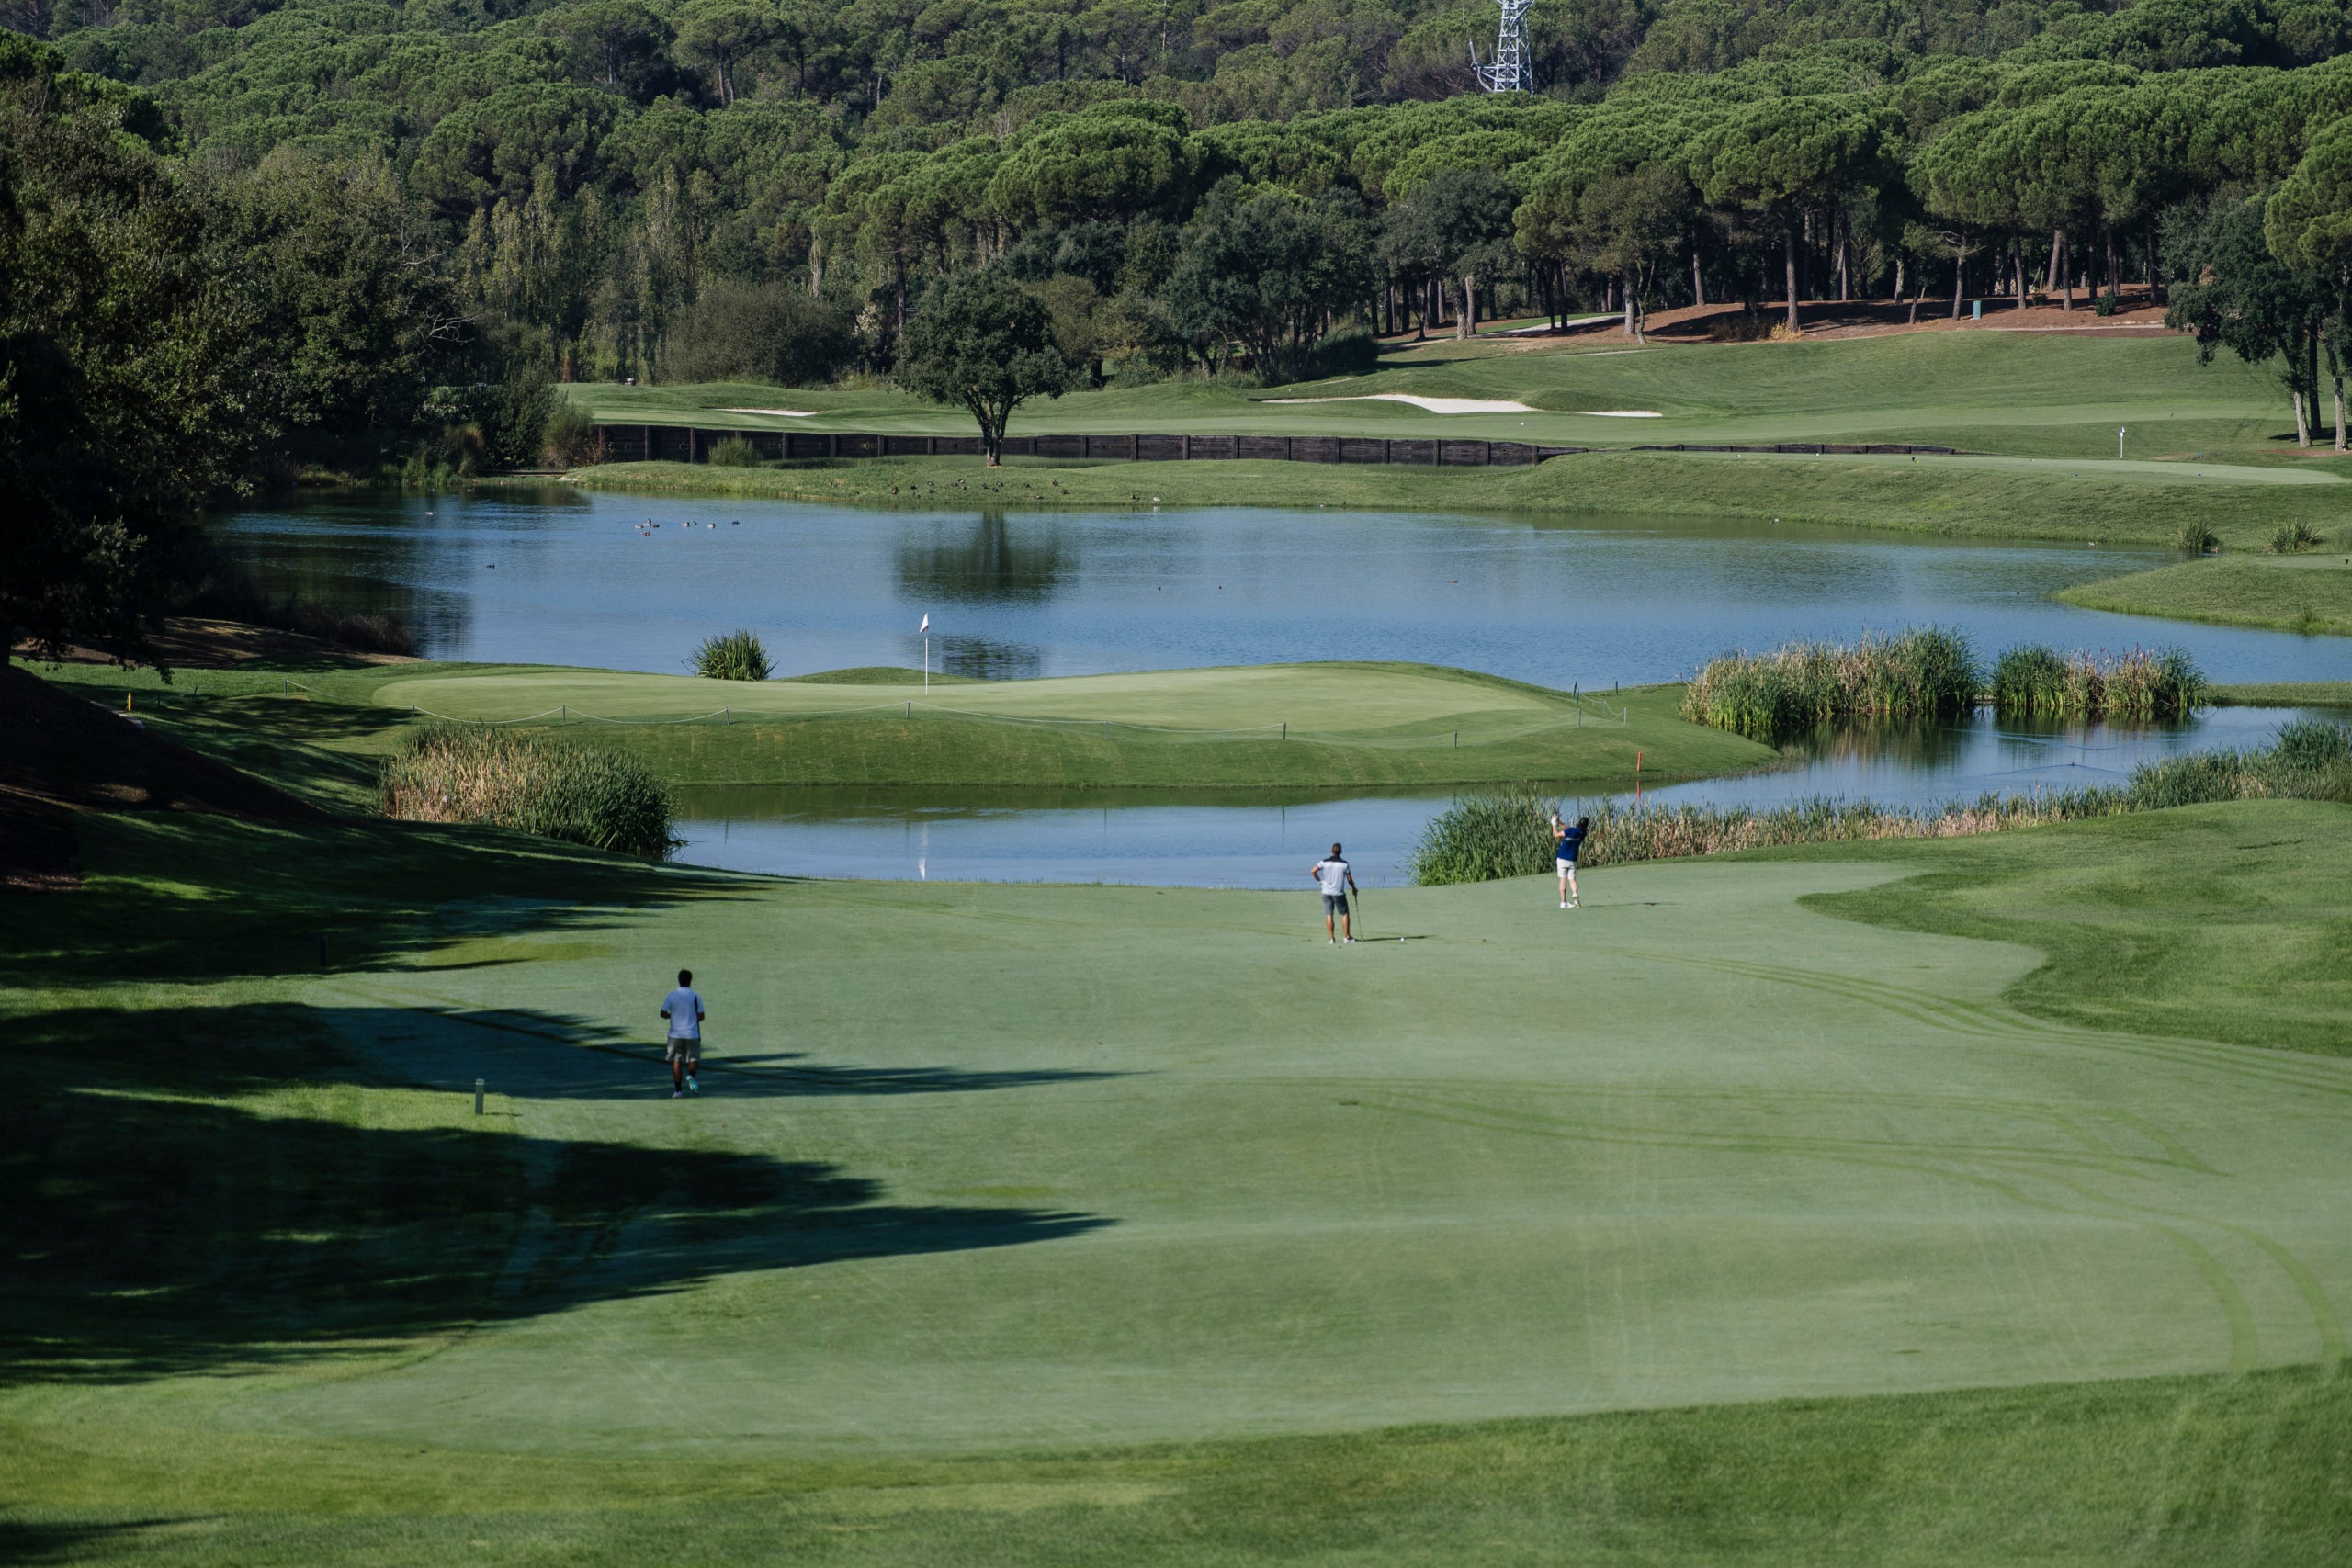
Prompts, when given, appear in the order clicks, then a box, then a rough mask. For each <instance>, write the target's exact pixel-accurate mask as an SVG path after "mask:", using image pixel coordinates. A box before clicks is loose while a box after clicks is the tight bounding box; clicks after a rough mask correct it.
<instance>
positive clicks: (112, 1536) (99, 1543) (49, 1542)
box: [0, 1516, 187, 1564]
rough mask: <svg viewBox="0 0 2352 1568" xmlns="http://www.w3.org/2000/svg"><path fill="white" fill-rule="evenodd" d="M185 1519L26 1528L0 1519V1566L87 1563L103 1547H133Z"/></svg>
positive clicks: (117, 1521) (123, 1520) (155, 1519)
mask: <svg viewBox="0 0 2352 1568" xmlns="http://www.w3.org/2000/svg"><path fill="white" fill-rule="evenodd" d="M186 1522H187V1520H186V1519H185V1518H177V1517H163V1516H158V1517H154V1518H151V1519H116V1520H112V1521H109V1522H107V1523H105V1524H28V1523H25V1522H23V1521H19V1520H8V1519H0V1562H7V1563H17V1564H30V1563H37V1562H88V1561H89V1560H90V1556H91V1554H92V1553H93V1552H95V1551H98V1550H99V1549H100V1548H102V1547H107V1546H110V1545H111V1546H113V1547H115V1548H117V1549H119V1548H120V1547H123V1546H127V1545H132V1544H135V1543H136V1539H137V1537H138V1536H139V1535H141V1533H142V1532H144V1531H147V1530H151V1529H160V1528H162V1527H164V1526H166V1525H176V1524H185V1523H186Z"/></svg>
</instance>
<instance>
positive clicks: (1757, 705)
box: [1682, 626, 1979, 740]
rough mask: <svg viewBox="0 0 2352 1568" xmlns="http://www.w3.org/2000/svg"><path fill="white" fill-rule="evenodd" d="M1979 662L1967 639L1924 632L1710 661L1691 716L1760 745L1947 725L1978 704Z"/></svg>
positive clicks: (1694, 688)
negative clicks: (1902, 725)
mask: <svg viewBox="0 0 2352 1568" xmlns="http://www.w3.org/2000/svg"><path fill="white" fill-rule="evenodd" d="M1978 680H1979V676H1978V671H1977V667H1976V657H1975V654H1974V652H1973V650H1972V649H1970V647H1969V642H1968V638H1967V637H1966V636H1964V635H1963V634H1962V633H1960V632H1957V631H1953V630H1951V629H1949V628H1946V627H1943V626H1915V627H1913V628H1911V629H1910V630H1908V631H1905V632H1900V633H1897V634H1895V635H1894V636H1892V637H1888V636H1883V635H1881V634H1878V633H1871V634H1869V635H1867V636H1865V637H1862V639H1861V640H1860V641H1859V642H1852V643H1828V642H1792V643H1790V644H1788V645H1786V646H1785V647H1782V648H1779V649H1774V650H1772V651H1771V652H1770V653H1747V652H1731V653H1725V654H1724V655H1722V656H1721V657H1719V658H1716V659H1713V660H1709V661H1708V662H1707V664H1706V666H1705V667H1704V668H1702V670H1701V671H1699V673H1698V675H1697V677H1696V678H1695V679H1693V680H1692V681H1691V687H1690V690H1689V691H1688V692H1687V693H1686V694H1684V696H1683V699H1682V716H1683V717H1685V718H1687V719H1690V720H1691V721H1692V722H1694V723H1698V724H1712V725H1713V726H1715V727H1716V728H1720V729H1731V730H1736V731H1738V732H1739V733H1740V734H1742V735H1747V736H1752V737H1754V738H1756V739H1759V740H1778V739H1782V738H1784V737H1786V736H1790V735H1794V734H1798V733H1800V732H1802V731H1804V730H1807V729H1812V728H1817V727H1819V726H1821V725H1824V724H1834V723H1838V722H1839V721H1842V720H1847V719H1855V718H1942V717H1947V716H1951V715H1954V714H1961V713H1965V712H1967V711H1968V709H1969V707H1970V706H1971V705H1973V703H1974V702H1975V700H1976V691H1977V684H1978Z"/></svg>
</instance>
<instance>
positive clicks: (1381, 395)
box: [1266, 392, 1535, 413]
mask: <svg viewBox="0 0 2352 1568" xmlns="http://www.w3.org/2000/svg"><path fill="white" fill-rule="evenodd" d="M1266 401H1267V402H1270V403H1410V404H1412V405H1413V406H1414V407H1415V408H1417V409H1425V410H1427V411H1428V412H1430V413H1533V412H1535V411H1534V410H1533V409H1532V408H1529V407H1528V406H1527V405H1526V404H1525V403H1512V402H1498V401H1497V400H1493V399H1491V398H1417V397H1415V396H1414V395H1413V394H1412V393H1410V392H1365V393H1363V394H1361V395H1360V396H1357V397H1352V398H1268V399H1266Z"/></svg>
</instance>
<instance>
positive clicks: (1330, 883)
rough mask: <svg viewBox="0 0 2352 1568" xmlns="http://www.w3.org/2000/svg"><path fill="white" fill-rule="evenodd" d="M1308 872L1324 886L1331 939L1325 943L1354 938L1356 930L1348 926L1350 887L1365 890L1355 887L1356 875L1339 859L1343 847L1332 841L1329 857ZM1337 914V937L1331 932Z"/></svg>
mask: <svg viewBox="0 0 2352 1568" xmlns="http://www.w3.org/2000/svg"><path fill="white" fill-rule="evenodd" d="M1306 874H1307V875H1309V876H1311V877H1313V878H1315V880H1316V883H1317V885H1318V886H1321V887H1322V889H1323V934H1324V936H1325V937H1327V938H1329V941H1328V942H1326V943H1325V944H1324V945H1326V946H1337V945H1338V944H1339V943H1340V942H1341V941H1342V940H1344V941H1348V942H1353V941H1355V939H1356V937H1355V932H1354V931H1351V930H1349V929H1348V893H1349V891H1350V890H1351V889H1353V890H1354V891H1356V892H1358V893H1361V892H1363V889H1362V888H1360V887H1357V886H1356V874H1355V873H1354V872H1352V871H1350V870H1349V869H1348V863H1347V862H1346V861H1344V860H1342V859H1340V846H1339V845H1337V844H1333V845H1332V846H1331V853H1330V856H1329V858H1328V859H1325V860H1319V861H1317V862H1316V863H1314V865H1312V866H1311V867H1309V868H1308V869H1307V873H1306ZM1334 916H1336V917H1338V919H1339V924H1340V930H1339V934H1338V935H1336V936H1334V935H1332V931H1331V921H1332V918H1333V917H1334Z"/></svg>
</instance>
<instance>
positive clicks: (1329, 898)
mask: <svg viewBox="0 0 2352 1568" xmlns="http://www.w3.org/2000/svg"><path fill="white" fill-rule="evenodd" d="M1323 912H1324V913H1325V914H1326V915H1344V914H1346V913H1347V912H1348V896H1347V895H1346V894H1344V893H1326V894H1325V895H1323Z"/></svg>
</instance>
